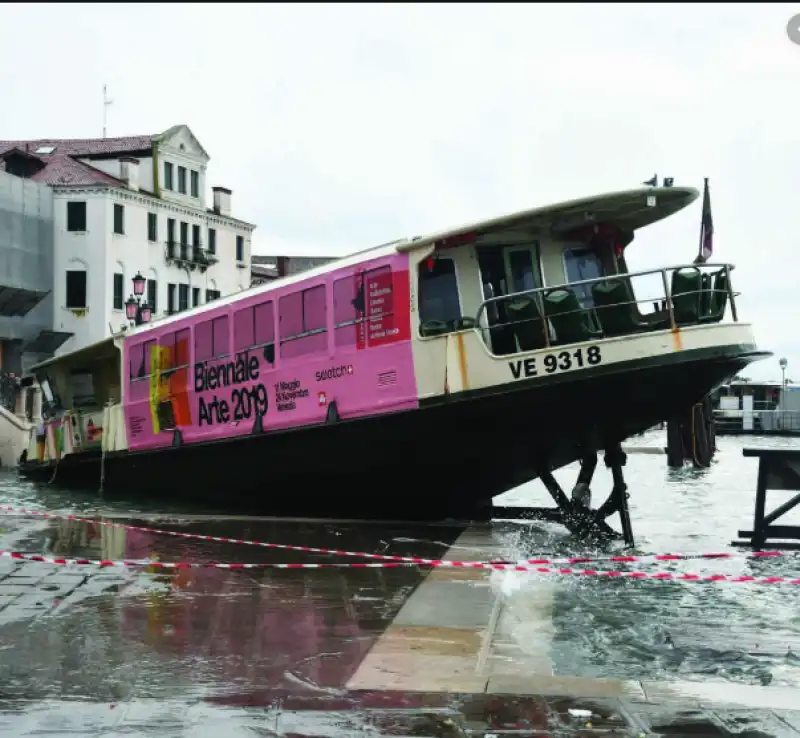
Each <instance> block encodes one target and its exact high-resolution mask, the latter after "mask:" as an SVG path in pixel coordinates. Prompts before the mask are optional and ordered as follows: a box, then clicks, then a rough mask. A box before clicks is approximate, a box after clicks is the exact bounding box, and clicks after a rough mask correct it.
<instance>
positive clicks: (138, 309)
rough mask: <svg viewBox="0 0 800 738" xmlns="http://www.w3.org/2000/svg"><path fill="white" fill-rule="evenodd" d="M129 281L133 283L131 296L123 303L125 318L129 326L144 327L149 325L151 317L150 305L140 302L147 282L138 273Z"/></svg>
mask: <svg viewBox="0 0 800 738" xmlns="http://www.w3.org/2000/svg"><path fill="white" fill-rule="evenodd" d="M131 281H132V282H133V294H132V295H131V296H130V297H129V298H128V299H127V300H126V301H125V316H126V317H127V318H128V320H129V321H130V324H131V326H136V325H144V324H145V323H149V322H150V318H152V316H153V310H152V308H151V307H150V305H148V304H147V303H146V302H142V296H143V295H144V286H145V284H146V283H147V280H146V279H145V278H144V277H143V276H142V275H141V274H140V273H139V272H136V276H135V277H134V278H133V279H132V280H131Z"/></svg>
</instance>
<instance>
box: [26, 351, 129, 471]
mask: <svg viewBox="0 0 800 738" xmlns="http://www.w3.org/2000/svg"><path fill="white" fill-rule="evenodd" d="M117 340H118V339H114V338H107V339H104V340H102V341H99V342H98V343H95V344H92V345H90V346H86V347H84V348H82V349H78V350H76V351H73V352H71V353H68V354H63V355H61V356H56V357H54V358H52V359H48V360H47V361H44V362H41V363H40V364H37V365H36V366H34V367H33V369H32V371H33V373H34V375H35V377H36V379H37V380H38V382H39V386H40V387H41V389H42V411H43V415H44V418H45V420H44V428H42V429H40V435H41V436H44V438H43V439H40V444H39V448H38V449H37V453H38V455H39V456H40V457H43V458H41V459H40V460H42V461H44V460H48V459H50V460H57V459H58V458H60V457H61V456H62V455H63V454H64V453H73V452H76V451H87V450H90V449H98V450H99V449H100V448H101V445H102V438H103V428H104V425H105V424H106V419H105V415H106V414H107V412H108V408H109V407H112V406H116V407H120V403H121V401H122V388H121V381H120V380H121V373H120V366H121V351H120V346H119V345H118V343H117ZM30 453H31V450H30V449H29V457H30Z"/></svg>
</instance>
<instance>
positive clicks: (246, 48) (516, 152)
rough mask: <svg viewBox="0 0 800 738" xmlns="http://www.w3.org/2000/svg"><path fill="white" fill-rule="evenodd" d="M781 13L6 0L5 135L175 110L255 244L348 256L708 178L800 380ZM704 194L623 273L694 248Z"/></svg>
mask: <svg viewBox="0 0 800 738" xmlns="http://www.w3.org/2000/svg"><path fill="white" fill-rule="evenodd" d="M797 12H800V7H798V6H796V5H795V6H792V5H761V4H759V5H707V6H704V5H680V6H678V5H675V6H669V5H662V6H656V5H651V4H648V5H641V6H640V5H567V6H564V5H546V4H540V5H500V4H492V5H458V4H451V5H411V4H409V5H371V6H370V5H319V6H317V5H287V6H281V5H236V4H227V3H226V4H223V5H216V4H210V5H200V4H186V5H180V6H177V5H166V4H165V5H141V6H138V5H126V4H119V5H117V4H114V5H105V4H101V5H91V6H89V5H86V6H84V5H68V4H67V5H48V6H44V5H36V4H32V5H5V6H4V7H3V13H2V20H3V26H4V27H5V28H6V29H17V30H16V31H15V32H11V33H5V34H4V35H3V43H2V44H0V91H2V92H0V94H1V95H2V104H0V110H1V111H2V112H1V113H0V138H41V137H53V138H71V137H92V136H100V134H101V131H102V108H103V106H102V85H103V83H107V84H108V86H109V92H110V96H111V97H112V98H113V100H114V104H113V106H112V107H111V108H110V110H109V135H110V136H118V135H126V134H141V133H153V132H158V131H161V130H163V129H166V128H168V127H169V126H171V125H174V124H177V123H186V124H188V125H189V126H190V128H191V129H192V130H193V131H194V133H195V134H196V135H197V137H198V138H199V139H200V141H201V143H202V144H203V145H204V146H205V148H206V149H207V150H208V151H209V153H210V155H211V157H212V160H211V164H210V180H211V184H219V185H223V186H227V187H230V188H231V189H233V207H234V211H235V214H236V215H237V216H239V217H241V218H244V219H246V220H249V221H251V222H254V223H256V224H257V225H258V230H257V231H256V234H255V241H254V243H255V250H256V251H257V252H260V253H288V254H292V253H296V254H299V253H304V254H310V255H315V254H342V253H347V252H348V251H352V250H356V249H361V248H366V247H368V246H371V245H376V244H378V243H383V242H386V241H390V240H393V239H395V238H400V237H404V236H413V235H417V234H420V233H425V232H428V231H432V230H439V229H441V228H445V227H448V226H451V225H459V224H461V223H464V222H470V221H474V220H479V219H481V218H485V217H493V216H497V215H501V214H504V213H507V212H512V211H514V210H519V209H524V208H528V207H534V206H537V205H541V204H546V203H548V202H553V201H558V200H562V199H568V198H573V197H580V196H584V195H591V194H595V193H598V192H602V191H605V190H618V189H626V188H628V187H635V186H638V185H639V184H640V183H641V182H642V181H643V180H644V179H647V178H649V177H650V176H652V175H653V174H654V173H655V172H657V173H658V174H659V176H665V175H666V176H672V177H675V181H676V184H690V185H694V186H697V187H698V188H699V187H701V186H702V180H703V177H709V178H710V180H711V187H712V202H713V212H714V221H715V227H716V236H715V254H714V257H715V258H714V260H715V261H716V260H725V261H732V262H734V263H735V264H736V266H737V269H736V272H735V273H734V279H733V284H734V287H735V288H736V289H737V290H738V291H740V292H742V293H743V294H742V296H741V298H740V300H739V311H740V317H741V318H742V319H746V320H751V321H752V322H753V323H754V324H755V330H756V337H757V339H758V342H759V344H760V345H762V346H763V347H765V348H768V349H770V350H773V351H775V352H776V356H775V358H774V359H770V360H767V361H765V362H762V363H760V364H756V365H754V366H753V367H752V368H751V369H750V370H748V372H746V373H747V374H748V375H749V376H752V377H760V378H770V377H772V378H777V377H779V376H780V372H779V370H778V367H777V360H778V357H779V356H781V355H785V356H786V357H787V358H788V359H789V364H790V366H789V374H790V375H792V371H794V372H795V374H796V379H797V380H798V381H800V326H799V325H798V324H799V323H800V299H798V287H797V286H796V285H797V274H796V273H795V266H796V265H797V264H798V257H797V254H796V243H797V240H798V236H797V234H796V231H797V226H796V225H795V215H794V213H795V211H796V210H797V205H798V203H797V201H798V199H800V186H798V179H800V170H798V168H797V167H796V166H795V159H797V158H798V151H799V150H800V149H799V147H800V143H799V141H800V133H798V131H799V130H800V115H798V113H800V102H798V99H800V97H799V95H798V90H800V86H799V85H798V81H799V80H800V46H795V45H793V44H792V43H790V41H789V40H788V38H787V35H786V24H787V22H788V20H789V18H790V17H791V16H792V15H793V14H794V13H797ZM699 221H700V203H699V201H698V202H697V203H695V204H694V205H692V206H691V207H690V208H688V209H686V210H685V211H683V212H682V213H680V214H678V215H676V216H673V217H672V218H671V219H669V220H667V221H665V222H663V223H661V224H658V225H655V226H652V227H650V228H647V229H644V230H643V231H640V233H639V235H638V236H637V239H636V241H634V243H633V244H632V245H631V246H630V247H629V249H628V261H629V265H630V266H631V268H639V269H644V268H649V267H656V266H661V265H665V264H669V263H676V262H686V261H690V260H691V259H692V258H693V257H694V255H695V253H696V251H697V242H698V233H699Z"/></svg>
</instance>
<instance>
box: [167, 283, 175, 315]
mask: <svg viewBox="0 0 800 738" xmlns="http://www.w3.org/2000/svg"><path fill="white" fill-rule="evenodd" d="M167 312H168V313H169V314H170V315H172V314H173V313H174V312H175V285H174V284H173V283H172V282H170V283H169V284H167Z"/></svg>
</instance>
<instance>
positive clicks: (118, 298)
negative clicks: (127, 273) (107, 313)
mask: <svg viewBox="0 0 800 738" xmlns="http://www.w3.org/2000/svg"><path fill="white" fill-rule="evenodd" d="M124 279H125V277H124V276H123V275H122V274H120V273H119V272H115V274H114V310H122V301H123V300H124V299H125V297H124V295H123V294H122V292H123V290H124V289H125V287H124Z"/></svg>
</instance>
